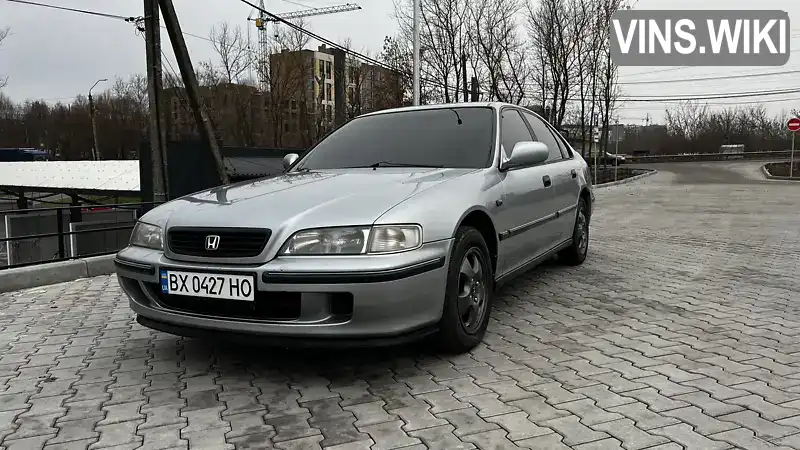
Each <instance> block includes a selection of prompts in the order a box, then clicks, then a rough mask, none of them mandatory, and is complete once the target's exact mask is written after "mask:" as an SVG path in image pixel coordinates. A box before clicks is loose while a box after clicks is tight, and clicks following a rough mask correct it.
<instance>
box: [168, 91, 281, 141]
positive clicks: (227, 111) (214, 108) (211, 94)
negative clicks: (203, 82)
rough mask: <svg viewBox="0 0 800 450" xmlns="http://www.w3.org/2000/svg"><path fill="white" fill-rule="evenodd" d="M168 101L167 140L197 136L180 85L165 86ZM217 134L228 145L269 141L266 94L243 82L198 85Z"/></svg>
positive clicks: (193, 121)
mask: <svg viewBox="0 0 800 450" xmlns="http://www.w3.org/2000/svg"><path fill="white" fill-rule="evenodd" d="M163 92H164V97H165V101H166V104H167V113H166V114H165V116H166V117H165V122H166V135H167V139H169V140H181V139H187V138H192V137H196V136H198V130H197V123H196V122H195V118H194V115H193V114H192V111H191V108H189V106H188V104H187V103H188V97H187V94H186V92H185V90H184V89H183V88H168V89H164V91H163ZM200 95H201V96H202V99H203V102H204V103H205V105H206V110H207V111H208V113H209V116H210V118H211V121H212V123H213V125H214V130H215V131H216V133H217V137H218V138H219V139H222V141H223V142H224V143H225V144H227V145H268V144H270V140H271V136H272V129H271V127H270V123H271V122H270V120H269V98H268V97H267V96H265V95H264V94H263V93H262V92H261V91H259V90H258V88H256V87H254V86H249V85H246V84H237V83H222V84H219V85H214V86H200Z"/></svg>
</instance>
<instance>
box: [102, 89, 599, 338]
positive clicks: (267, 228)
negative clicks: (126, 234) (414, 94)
mask: <svg viewBox="0 0 800 450" xmlns="http://www.w3.org/2000/svg"><path fill="white" fill-rule="evenodd" d="M284 164H285V166H286V171H285V173H283V174H281V175H279V176H273V177H269V178H264V179H259V180H255V181H247V182H243V183H238V184H232V185H226V186H220V187H216V188H213V189H209V190H206V191H202V192H197V193H195V194H191V195H188V196H185V197H181V198H178V199H175V200H172V201H170V202H167V203H165V204H163V205H161V206H159V207H157V208H154V209H153V210H151V211H149V212H148V213H147V214H145V215H144V216H142V217H141V219H140V220H139V222H138V223H137V225H136V227H135V229H134V231H133V233H132V236H131V240H130V245H129V246H127V247H126V248H124V249H123V250H121V251H120V252H119V253H118V254H117V256H116V260H115V262H116V268H117V275H118V278H119V282H120V284H121V286H122V288H123V289H124V291H125V292H126V293H127V294H128V296H129V297H130V306H131V308H132V309H133V310H134V311H135V312H136V314H137V320H138V321H139V322H140V323H141V324H143V325H145V326H147V327H150V328H153V329H157V330H162V331H166V332H169V333H173V334H177V335H183V336H212V337H217V336H226V337H230V338H243V339H244V340H246V341H256V340H261V339H266V340H267V341H268V342H271V343H275V344H279V345H295V344H298V345H299V344H310V345H359V346H360V345H372V344H375V345H378V344H380V345H385V344H394V343H400V342H404V341H408V340H416V339H422V338H433V339H434V340H435V342H436V343H437V344H438V345H439V346H440V347H441V348H442V349H443V350H446V351H451V352H466V351H469V350H470V349H472V348H473V347H474V346H476V345H477V344H478V343H480V342H481V340H482V339H483V336H484V333H485V331H486V327H487V323H488V320H489V316H490V313H491V309H492V297H493V293H494V292H495V291H496V289H497V288H498V286H499V285H500V284H502V283H504V282H506V281H508V280H510V279H512V278H513V277H514V276H515V275H518V274H520V273H523V272H525V271H527V270H528V269H530V268H532V267H533V266H536V265H537V264H539V263H540V262H542V261H544V260H546V259H549V258H551V257H553V256H555V255H557V256H558V258H559V259H560V260H561V261H564V262H566V263H568V264H580V263H582V262H583V261H584V260H585V258H586V255H587V251H588V242H589V221H590V217H591V213H592V206H593V203H594V195H593V193H592V186H591V181H590V178H589V169H588V166H587V164H586V162H585V161H584V160H583V159H582V158H581V156H580V155H579V154H578V153H576V152H575V151H573V149H572V148H571V147H570V145H569V144H568V143H567V142H566V141H565V140H564V139H563V138H562V137H561V135H560V133H558V132H557V131H555V129H553V128H552V127H551V126H550V125H549V124H548V123H547V122H546V121H545V120H543V119H542V118H541V117H540V116H538V115H537V114H535V113H533V112H531V111H530V110H528V109H525V108H521V107H518V106H515V105H510V104H504V103H465V104H449V105H435V106H423V107H411V108H399V109H392V110H384V111H380V112H376V113H371V114H366V115H363V116H360V117H358V118H356V119H354V120H352V121H350V122H348V123H347V124H345V125H344V126H342V127H341V128H339V129H338V130H336V131H335V132H333V133H331V134H330V135H328V136H327V137H326V138H324V139H323V140H321V141H320V142H319V143H318V144H317V145H316V146H314V147H313V148H312V149H310V150H309V151H308V152H306V153H305V155H303V156H302V157H300V156H298V155H295V154H292V155H288V156H287V157H286V158H285V159H284Z"/></svg>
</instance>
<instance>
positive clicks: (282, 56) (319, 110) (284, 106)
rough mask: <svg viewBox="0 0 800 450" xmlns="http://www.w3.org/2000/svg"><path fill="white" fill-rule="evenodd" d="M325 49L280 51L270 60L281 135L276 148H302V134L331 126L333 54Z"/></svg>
mask: <svg viewBox="0 0 800 450" xmlns="http://www.w3.org/2000/svg"><path fill="white" fill-rule="evenodd" d="M326 50H327V49H326V48H325V47H324V46H321V47H320V49H319V51H314V50H298V51H289V50H283V51H281V52H280V53H273V54H271V55H270V57H269V67H270V93H269V95H270V97H271V99H272V101H274V102H275V111H274V113H275V114H274V115H273V118H272V119H273V121H274V122H275V126H276V127H277V130H278V132H279V133H280V134H281V136H280V139H279V140H280V142H278V143H276V144H278V145H284V146H287V145H288V146H302V145H303V144H304V141H307V140H309V139H310V138H311V137H309V136H304V135H303V132H305V131H307V130H310V129H314V130H316V129H318V128H327V127H329V126H330V124H332V123H333V113H334V108H335V106H336V99H335V95H334V80H335V78H336V73H335V70H334V63H335V58H334V55H333V54H331V53H329V52H327V51H326Z"/></svg>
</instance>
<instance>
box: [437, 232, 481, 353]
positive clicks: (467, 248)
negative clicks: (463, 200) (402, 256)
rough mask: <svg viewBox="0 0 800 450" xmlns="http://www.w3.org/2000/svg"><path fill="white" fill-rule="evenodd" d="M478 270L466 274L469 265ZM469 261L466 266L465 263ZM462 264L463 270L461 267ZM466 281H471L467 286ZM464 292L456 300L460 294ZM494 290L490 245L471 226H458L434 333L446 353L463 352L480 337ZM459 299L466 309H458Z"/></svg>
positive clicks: (439, 345)
mask: <svg viewBox="0 0 800 450" xmlns="http://www.w3.org/2000/svg"><path fill="white" fill-rule="evenodd" d="M476 262H477V263H478V264H480V268H479V271H480V273H479V274H477V275H476V276H475V277H473V278H472V279H470V278H468V274H467V273H462V272H468V271H469V270H468V269H472V270H473V271H474V270H475V269H476V268H478V267H477V266H476V265H475V263H476ZM465 264H468V267H467V266H464V265H465ZM462 266H463V268H464V269H465V270H463V271H462ZM465 283H470V286H469V289H468V288H467V286H465ZM468 291H469V294H472V293H474V294H476V296H475V297H470V295H466V296H465V297H466V298H464V300H462V301H461V302H459V294H467V292H468ZM493 294H494V273H493V270H492V260H491V257H490V255H489V249H488V247H487V246H486V241H485V240H484V239H483V235H481V233H480V232H479V231H478V230H476V229H475V228H472V227H460V228H459V229H458V231H457V232H456V237H455V241H454V243H453V249H452V250H451V254H450V264H449V265H448V267H447V287H446V290H445V300H444V308H443V310H442V318H441V320H440V321H439V333H438V335H437V336H436V340H437V346H438V347H439V349H440V350H441V351H444V352H446V353H459V354H460V353H466V352H469V351H470V350H472V349H473V348H475V347H476V346H477V345H478V344H480V343H481V342H482V341H483V336H484V335H485V334H486V327H487V325H488V324H489V316H490V313H491V309H492V304H491V302H492V297H493ZM459 303H461V304H462V307H463V308H464V309H465V313H464V314H461V313H459Z"/></svg>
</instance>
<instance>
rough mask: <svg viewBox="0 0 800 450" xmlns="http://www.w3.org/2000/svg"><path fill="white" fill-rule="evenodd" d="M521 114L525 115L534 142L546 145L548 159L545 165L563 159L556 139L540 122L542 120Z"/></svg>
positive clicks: (527, 114) (531, 115)
mask: <svg viewBox="0 0 800 450" xmlns="http://www.w3.org/2000/svg"><path fill="white" fill-rule="evenodd" d="M523 114H525V118H526V119H528V123H530V124H531V128H532V129H533V134H534V135H535V136H536V140H537V141H539V142H541V143H543V144H545V145H547V148H548V150H550V157H549V158H547V161H545V163H549V162H553V161H561V160H562V159H564V156H563V155H562V154H561V146H560V145H559V143H558V139H556V137H555V136H553V133H552V132H551V131H550V129H549V128H547V125H545V123H544V122H542V119H540V118H538V117H536V116H534V115H533V114H529V113H526V112H523Z"/></svg>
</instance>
